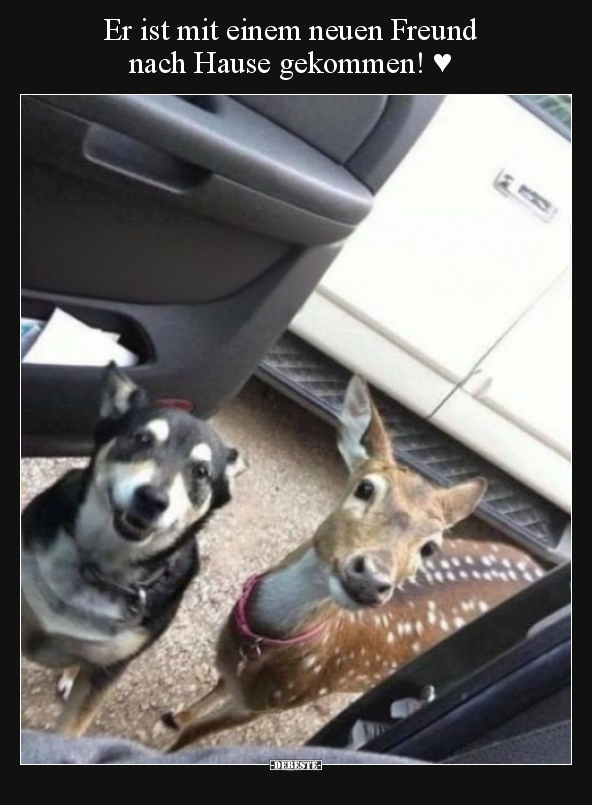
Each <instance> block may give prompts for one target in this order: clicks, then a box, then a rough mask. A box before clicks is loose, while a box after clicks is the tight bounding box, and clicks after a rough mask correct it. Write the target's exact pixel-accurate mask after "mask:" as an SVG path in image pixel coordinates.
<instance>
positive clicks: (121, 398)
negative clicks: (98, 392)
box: [100, 363, 148, 419]
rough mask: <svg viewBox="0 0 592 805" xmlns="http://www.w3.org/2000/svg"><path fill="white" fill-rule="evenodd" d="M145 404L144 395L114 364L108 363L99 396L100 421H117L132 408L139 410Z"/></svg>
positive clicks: (146, 401) (146, 402)
mask: <svg viewBox="0 0 592 805" xmlns="http://www.w3.org/2000/svg"><path fill="white" fill-rule="evenodd" d="M147 404H148V398H147V396H146V393H145V392H144V391H143V390H142V389H141V388H140V387H139V386H137V385H136V384H135V383H134V381H133V380H130V378H129V377H128V376H127V375H125V374H124V373H123V372H122V371H121V369H118V368H117V366H116V365H115V364H114V363H110V364H109V366H108V367H107V375H106V378H105V385H104V386H103V394H102V396H101V409H100V417H101V419H117V418H119V417H122V416H124V415H125V414H127V412H128V411H130V410H131V409H132V408H141V407H142V406H145V405H147Z"/></svg>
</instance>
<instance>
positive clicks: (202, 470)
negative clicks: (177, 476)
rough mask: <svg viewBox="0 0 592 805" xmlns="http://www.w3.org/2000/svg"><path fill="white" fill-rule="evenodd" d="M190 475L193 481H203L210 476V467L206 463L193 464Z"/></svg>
mask: <svg viewBox="0 0 592 805" xmlns="http://www.w3.org/2000/svg"><path fill="white" fill-rule="evenodd" d="M191 477H192V478H193V479H194V480H195V481H203V480H205V479H206V478H209V477H210V468H209V467H208V465H207V464H194V465H193V467H192V468H191Z"/></svg>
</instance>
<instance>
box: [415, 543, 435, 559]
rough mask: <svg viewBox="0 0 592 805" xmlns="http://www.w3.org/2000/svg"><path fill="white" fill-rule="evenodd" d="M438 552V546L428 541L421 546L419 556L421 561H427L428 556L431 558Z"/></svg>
mask: <svg viewBox="0 0 592 805" xmlns="http://www.w3.org/2000/svg"><path fill="white" fill-rule="evenodd" d="M439 550H440V546H439V545H438V543H437V542H434V541H433V540H430V541H429V542H426V543H424V544H423V545H422V546H421V548H420V549H419V552H420V554H421V558H422V559H429V558H430V556H433V555H434V554H435V553H438V551H439Z"/></svg>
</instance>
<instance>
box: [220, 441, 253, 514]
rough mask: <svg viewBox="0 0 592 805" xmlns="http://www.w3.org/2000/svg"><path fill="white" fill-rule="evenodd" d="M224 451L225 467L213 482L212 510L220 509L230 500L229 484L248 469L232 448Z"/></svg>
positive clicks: (236, 451)
mask: <svg viewBox="0 0 592 805" xmlns="http://www.w3.org/2000/svg"><path fill="white" fill-rule="evenodd" d="M224 449H225V450H226V466H225V467H224V472H223V473H222V475H221V476H220V477H219V478H218V479H217V480H216V481H215V482H214V484H213V488H212V493H213V495H212V506H211V508H212V509H220V508H221V507H222V506H225V505H226V504H227V503H229V502H230V500H231V499H232V493H231V483H232V480H233V479H234V478H236V476H237V475H240V474H241V473H242V472H244V471H245V470H246V469H248V466H247V463H246V462H245V461H244V460H243V459H242V457H241V455H240V454H239V452H238V450H235V449H234V447H230V448H224Z"/></svg>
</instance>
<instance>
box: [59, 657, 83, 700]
mask: <svg viewBox="0 0 592 805" xmlns="http://www.w3.org/2000/svg"><path fill="white" fill-rule="evenodd" d="M77 674H78V667H77V666H76V665H72V666H70V668H66V669H65V671H64V673H63V674H62V675H61V676H60V678H59V679H58V685H57V688H58V696H60V697H61V698H62V699H63V700H64V701H66V699H67V698H68V696H69V695H70V693H71V692H72V688H73V686H74V680H75V679H76V675H77Z"/></svg>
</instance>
